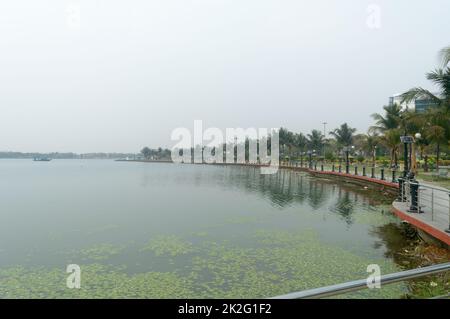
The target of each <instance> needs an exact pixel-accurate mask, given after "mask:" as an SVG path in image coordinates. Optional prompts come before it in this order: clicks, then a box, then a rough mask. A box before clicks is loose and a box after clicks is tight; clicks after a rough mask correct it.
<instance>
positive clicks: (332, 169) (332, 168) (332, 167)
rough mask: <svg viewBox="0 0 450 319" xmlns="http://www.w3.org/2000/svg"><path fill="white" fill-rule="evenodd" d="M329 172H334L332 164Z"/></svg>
mask: <svg viewBox="0 0 450 319" xmlns="http://www.w3.org/2000/svg"><path fill="white" fill-rule="evenodd" d="M331 171H332V172H334V164H333V165H331Z"/></svg>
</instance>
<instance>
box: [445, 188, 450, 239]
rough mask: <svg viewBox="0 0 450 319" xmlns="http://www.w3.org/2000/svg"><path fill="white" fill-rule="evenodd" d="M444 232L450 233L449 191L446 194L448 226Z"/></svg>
mask: <svg viewBox="0 0 450 319" xmlns="http://www.w3.org/2000/svg"><path fill="white" fill-rule="evenodd" d="M445 232H446V233H449V234H450V193H449V194H448V228H447V229H446V230H445Z"/></svg>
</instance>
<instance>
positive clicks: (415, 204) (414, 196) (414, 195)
mask: <svg viewBox="0 0 450 319" xmlns="http://www.w3.org/2000/svg"><path fill="white" fill-rule="evenodd" d="M409 187H410V190H409V192H410V195H411V206H410V207H409V211H410V212H411V213H422V211H421V210H420V207H419V182H411V183H410V184H409Z"/></svg>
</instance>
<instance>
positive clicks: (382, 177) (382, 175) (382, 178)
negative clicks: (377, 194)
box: [381, 168, 384, 181]
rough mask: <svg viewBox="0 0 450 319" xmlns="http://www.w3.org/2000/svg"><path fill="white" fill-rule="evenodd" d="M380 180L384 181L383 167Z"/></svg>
mask: <svg viewBox="0 0 450 319" xmlns="http://www.w3.org/2000/svg"><path fill="white" fill-rule="evenodd" d="M381 180H382V181H384V168H382V169H381Z"/></svg>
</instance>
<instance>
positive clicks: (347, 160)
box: [345, 149, 350, 174]
mask: <svg viewBox="0 0 450 319" xmlns="http://www.w3.org/2000/svg"><path fill="white" fill-rule="evenodd" d="M348 153H349V151H348V149H347V150H346V151H345V173H346V174H348V173H349V171H350V161H349V159H348Z"/></svg>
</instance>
